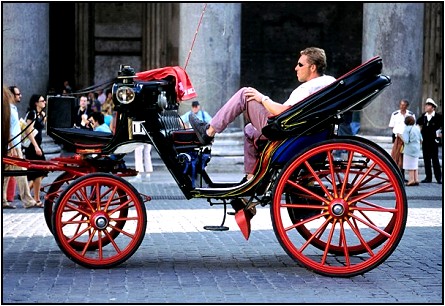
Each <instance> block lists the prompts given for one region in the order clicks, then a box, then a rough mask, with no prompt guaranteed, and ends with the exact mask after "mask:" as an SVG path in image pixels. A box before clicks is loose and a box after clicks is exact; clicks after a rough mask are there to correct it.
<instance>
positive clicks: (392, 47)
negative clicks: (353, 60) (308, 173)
mask: <svg viewBox="0 0 445 306" xmlns="http://www.w3.org/2000/svg"><path fill="white" fill-rule="evenodd" d="M423 12H424V4H423V3H364V4H363V50H362V57H363V61H365V60H367V59H369V58H371V57H373V56H375V55H379V56H381V57H382V59H383V74H385V75H388V76H390V77H391V80H392V84H391V85H390V86H389V87H388V88H386V89H385V90H384V91H383V93H382V94H381V95H380V96H378V97H377V98H376V99H375V100H374V101H373V102H372V103H371V104H370V105H368V107H367V108H366V109H365V110H364V111H362V112H361V134H365V135H381V136H388V135H391V129H390V128H389V127H388V123H389V119H390V116H391V112H393V111H395V110H397V109H398V105H399V101H400V99H402V98H406V99H408V101H410V110H412V111H414V112H415V113H416V114H418V111H419V105H420V104H421V97H422V59H423Z"/></svg>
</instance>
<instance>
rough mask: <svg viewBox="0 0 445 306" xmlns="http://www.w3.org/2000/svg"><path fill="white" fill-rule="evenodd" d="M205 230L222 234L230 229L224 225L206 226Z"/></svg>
mask: <svg viewBox="0 0 445 306" xmlns="http://www.w3.org/2000/svg"><path fill="white" fill-rule="evenodd" d="M204 229H205V230H208V231H216V232H222V231H228V230H229V227H228V226H224V225H206V226H204Z"/></svg>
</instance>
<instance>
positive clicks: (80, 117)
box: [74, 96, 92, 129]
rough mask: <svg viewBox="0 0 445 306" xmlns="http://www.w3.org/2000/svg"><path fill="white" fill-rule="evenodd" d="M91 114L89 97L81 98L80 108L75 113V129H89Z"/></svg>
mask: <svg viewBox="0 0 445 306" xmlns="http://www.w3.org/2000/svg"><path fill="white" fill-rule="evenodd" d="M91 112H92V111H91V108H90V106H89V105H88V99H87V97H86V96H81V97H80V99H79V106H78V107H77V108H76V110H75V112H74V116H75V117H74V127H76V128H80V129H88V128H89V127H88V124H89V122H88V118H89V117H90V114H91Z"/></svg>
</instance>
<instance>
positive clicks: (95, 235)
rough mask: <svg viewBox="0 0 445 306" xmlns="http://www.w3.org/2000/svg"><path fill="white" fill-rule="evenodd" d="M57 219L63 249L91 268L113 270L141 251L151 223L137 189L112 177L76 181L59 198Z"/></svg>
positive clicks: (57, 236)
mask: <svg viewBox="0 0 445 306" xmlns="http://www.w3.org/2000/svg"><path fill="white" fill-rule="evenodd" d="M52 218H53V219H52V227H53V230H52V232H53V235H54V238H55V240H56V242H57V244H58V245H59V247H60V249H61V250H62V251H63V252H64V253H65V255H67V256H68V257H69V258H70V259H71V260H73V261H74V262H76V263H78V264H80V265H82V266H85V267H87V268H110V267H113V266H116V265H119V264H121V263H123V262H124V261H126V260H127V259H128V258H130V257H131V256H132V255H133V254H134V252H135V251H136V250H137V249H138V248H139V246H140V244H141V242H142V240H143V238H144V235H145V229H146V225H147V215H146V210H145V205H144V202H143V200H142V198H141V196H140V194H139V193H138V192H137V190H136V189H135V188H134V187H133V186H132V185H131V184H130V183H128V182H127V181H125V180H124V179H122V178H120V177H117V176H113V175H111V174H107V173H92V174H88V175H86V176H82V177H80V178H78V179H76V180H75V181H74V182H72V183H71V184H70V185H69V186H68V187H67V188H66V189H65V190H64V191H63V192H62V194H61V195H60V196H59V198H58V199H57V201H56V204H55V205H54V212H53V215H52ZM79 245H82V246H83V248H79Z"/></svg>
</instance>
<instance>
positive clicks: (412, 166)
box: [402, 116, 423, 186]
mask: <svg viewBox="0 0 445 306" xmlns="http://www.w3.org/2000/svg"><path fill="white" fill-rule="evenodd" d="M415 122H416V120H415V119H414V117H412V116H407V117H406V118H405V125H406V126H405V129H404V131H403V135H402V139H403V145H404V148H403V169H404V170H408V177H409V179H408V183H406V186H418V185H419V171H418V169H419V156H420V144H421V143H422V140H423V139H422V134H421V133H420V129H419V128H418V127H417V126H415V125H414V123H415Z"/></svg>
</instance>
